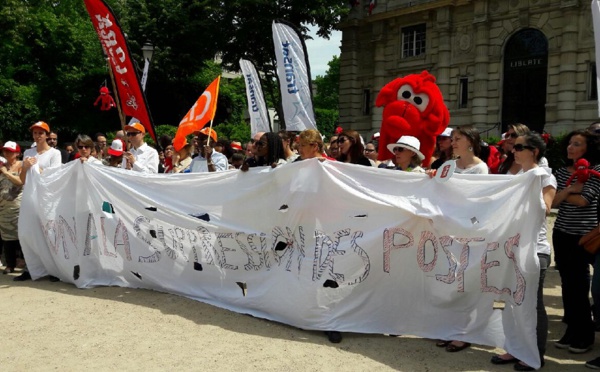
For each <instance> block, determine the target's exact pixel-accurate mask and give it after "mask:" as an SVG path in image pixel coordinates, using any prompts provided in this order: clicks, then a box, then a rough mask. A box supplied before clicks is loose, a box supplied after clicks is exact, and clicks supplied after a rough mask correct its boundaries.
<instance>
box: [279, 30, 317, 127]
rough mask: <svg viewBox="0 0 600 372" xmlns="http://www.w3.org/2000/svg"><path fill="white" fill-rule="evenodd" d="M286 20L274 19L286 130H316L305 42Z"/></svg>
mask: <svg viewBox="0 0 600 372" xmlns="http://www.w3.org/2000/svg"><path fill="white" fill-rule="evenodd" d="M282 22H283V21H273V27H272V28H273V42H274V43H275V55H276V57H277V76H278V77H279V88H280V89H279V90H280V92H281V105H282V106H283V118H284V121H285V127H286V130H289V131H303V130H305V129H317V124H316V120H315V113H314V111H313V104H312V92H311V81H310V67H309V64H308V56H307V52H306V48H305V46H304V41H303V40H302V38H301V37H300V35H298V33H297V32H296V30H295V29H294V28H293V27H292V26H290V25H288V24H285V23H282Z"/></svg>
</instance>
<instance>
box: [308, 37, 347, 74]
mask: <svg viewBox="0 0 600 372" xmlns="http://www.w3.org/2000/svg"><path fill="white" fill-rule="evenodd" d="M316 30H317V28H316V27H314V26H311V27H310V31H309V34H310V35H311V36H312V37H313V40H306V49H307V50H308V61H309V63H310V74H311V75H312V76H311V78H312V79H315V78H316V77H317V76H318V75H325V72H326V71H327V69H328V68H329V66H327V63H328V62H329V61H331V59H332V58H333V56H338V57H339V55H340V45H341V40H342V33H341V31H333V32H332V33H331V37H330V38H329V40H327V39H323V38H320V37H318V36H317V35H316Z"/></svg>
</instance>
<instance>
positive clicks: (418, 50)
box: [402, 23, 425, 58]
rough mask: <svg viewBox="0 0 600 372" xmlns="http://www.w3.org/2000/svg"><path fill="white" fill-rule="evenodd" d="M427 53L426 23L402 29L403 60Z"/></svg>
mask: <svg viewBox="0 0 600 372" xmlns="http://www.w3.org/2000/svg"><path fill="white" fill-rule="evenodd" d="M424 53H425V23H423V24H420V25H416V26H410V27H403V28H402V58H408V57H414V56H418V55H421V54H424Z"/></svg>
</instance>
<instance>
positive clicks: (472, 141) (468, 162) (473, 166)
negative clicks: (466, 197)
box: [452, 125, 489, 174]
mask: <svg viewBox="0 0 600 372" xmlns="http://www.w3.org/2000/svg"><path fill="white" fill-rule="evenodd" d="M452 152H453V154H454V156H455V157H458V159H457V160H456V169H455V172H456V173H463V174H488V173H489V169H488V166H487V164H486V163H485V162H484V161H483V160H481V159H480V158H479V154H480V152H481V139H480V138H479V132H478V131H477V129H476V128H475V127H473V126H470V125H468V126H462V127H456V129H454V130H453V131H452Z"/></svg>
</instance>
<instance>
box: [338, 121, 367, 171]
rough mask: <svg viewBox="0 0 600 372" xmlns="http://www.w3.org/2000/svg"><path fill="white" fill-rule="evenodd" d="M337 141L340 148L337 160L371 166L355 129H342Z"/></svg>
mask: <svg viewBox="0 0 600 372" xmlns="http://www.w3.org/2000/svg"><path fill="white" fill-rule="evenodd" d="M337 143H338V146H339V149H340V155H339V156H338V158H337V160H338V161H341V162H344V163H351V164H360V165H366V166H368V167H370V166H371V162H370V161H369V159H368V158H367V157H366V156H365V154H364V153H365V147H364V146H363V144H362V141H361V138H360V134H358V132H357V131H355V130H352V129H349V130H345V131H342V132H341V133H340V134H339V135H338V139H337Z"/></svg>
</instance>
